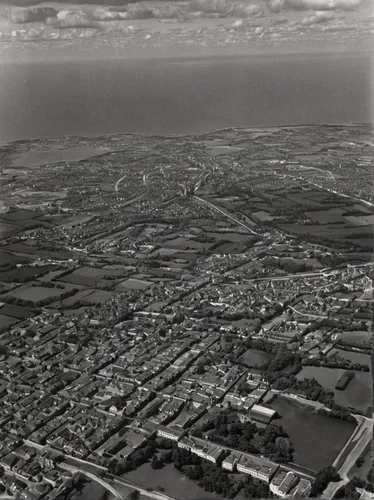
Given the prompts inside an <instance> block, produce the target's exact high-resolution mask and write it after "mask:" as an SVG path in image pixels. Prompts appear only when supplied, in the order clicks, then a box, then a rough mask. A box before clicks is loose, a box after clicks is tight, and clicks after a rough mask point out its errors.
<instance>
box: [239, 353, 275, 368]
mask: <svg viewBox="0 0 374 500" xmlns="http://www.w3.org/2000/svg"><path fill="white" fill-rule="evenodd" d="M272 357H273V356H272V355H271V354H268V353H266V352H262V351H258V350H256V349H248V350H247V351H245V353H244V354H242V355H241V356H240V358H239V361H241V362H242V363H245V364H246V365H248V366H253V367H254V368H260V367H261V366H262V365H263V364H264V363H266V362H267V361H270V360H271V359H272Z"/></svg>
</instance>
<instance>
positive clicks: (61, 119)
mask: <svg viewBox="0 0 374 500" xmlns="http://www.w3.org/2000/svg"><path fill="white" fill-rule="evenodd" d="M371 62H372V59H371V56H370V55H368V54H364V53H352V54H348V53H346V54H344V53H343V54H341V53H340V54H326V53H324V54H292V55H286V54H282V55H279V54H277V55H271V54H267V55H251V56H222V57H219V56H217V57H194V58H192V57H191V58H188V57H183V58H179V59H176V58H165V59H139V60H133V59H131V60H126V59H106V60H84V61H66V60H64V61H57V60H55V61H53V62H50V61H48V62H40V61H39V62H18V63H17V62H7V63H5V62H2V63H1V64H0V144H5V143H8V142H11V141H15V140H23V139H29V138H39V137H43V138H44V137H55V136H64V135H89V136H92V135H102V134H113V133H146V134H157V135H169V134H192V133H202V132H209V131H213V130H216V129H221V128H226V127H239V126H243V127H245V126H259V125H282V124H283V125H286V124H288V125H291V124H292V125H300V124H311V123H349V122H370V121H371V107H372V106H371V105H372V100H371V88H372V64H371Z"/></svg>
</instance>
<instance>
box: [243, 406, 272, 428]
mask: <svg viewBox="0 0 374 500" xmlns="http://www.w3.org/2000/svg"><path fill="white" fill-rule="evenodd" d="M276 413H277V412H276V411H274V410H271V409H270V408H266V407H265V406H260V405H253V406H252V408H251V410H250V415H251V417H252V418H253V420H257V421H258V422H263V423H265V424H268V423H269V422H270V421H271V420H272V419H273V418H274V417H275V415H276Z"/></svg>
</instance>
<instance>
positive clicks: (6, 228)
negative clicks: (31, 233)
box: [0, 221, 19, 238]
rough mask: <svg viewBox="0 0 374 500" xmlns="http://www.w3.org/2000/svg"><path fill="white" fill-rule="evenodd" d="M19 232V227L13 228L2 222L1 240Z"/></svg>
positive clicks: (0, 229)
mask: <svg viewBox="0 0 374 500" xmlns="http://www.w3.org/2000/svg"><path fill="white" fill-rule="evenodd" d="M17 231H19V228H18V227H17V226H13V225H11V224H7V223H6V222H1V221H0V238H6V237H7V236H9V235H11V234H14V233H16V232H17Z"/></svg>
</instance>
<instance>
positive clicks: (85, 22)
mask: <svg viewBox="0 0 374 500" xmlns="http://www.w3.org/2000/svg"><path fill="white" fill-rule="evenodd" d="M46 24H47V26H51V27H53V28H60V29H67V28H95V29H99V28H100V25H99V24H98V23H95V22H94V21H92V20H91V19H89V18H88V16H87V14H86V13H85V12H71V11H67V10H61V11H60V12H58V14H57V16H56V17H49V18H48V19H47V20H46Z"/></svg>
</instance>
